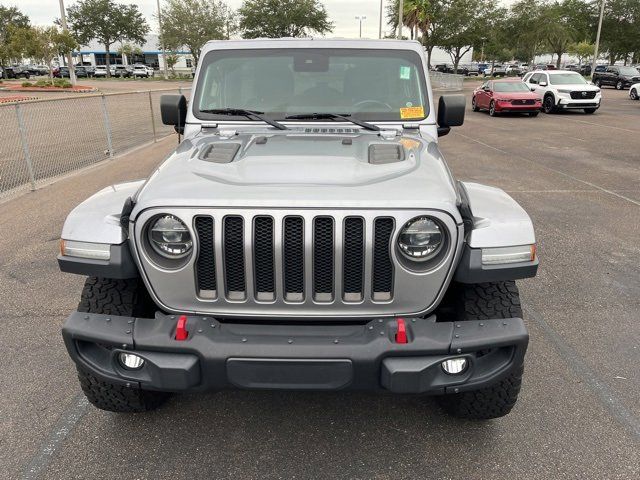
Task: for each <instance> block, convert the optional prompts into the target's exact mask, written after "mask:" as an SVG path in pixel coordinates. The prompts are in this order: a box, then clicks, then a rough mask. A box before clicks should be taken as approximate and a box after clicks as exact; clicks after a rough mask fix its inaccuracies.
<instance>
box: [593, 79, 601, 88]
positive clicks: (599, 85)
mask: <svg viewBox="0 0 640 480" xmlns="http://www.w3.org/2000/svg"><path fill="white" fill-rule="evenodd" d="M593 84H594V85H595V86H596V87H598V88H602V82H601V81H600V79H597V80H594V81H593Z"/></svg>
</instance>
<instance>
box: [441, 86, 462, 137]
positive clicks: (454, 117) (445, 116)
mask: <svg viewBox="0 0 640 480" xmlns="http://www.w3.org/2000/svg"><path fill="white" fill-rule="evenodd" d="M465 106H466V101H465V97H464V95H443V96H441V97H440V101H439V102H438V136H439V137H443V136H445V135H447V134H448V133H449V132H450V131H451V127H459V126H460V125H462V124H463V123H464V111H465Z"/></svg>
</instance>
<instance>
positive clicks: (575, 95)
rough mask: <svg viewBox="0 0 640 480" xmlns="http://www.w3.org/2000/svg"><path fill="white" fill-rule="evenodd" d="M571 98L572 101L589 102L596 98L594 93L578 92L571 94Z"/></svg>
mask: <svg viewBox="0 0 640 480" xmlns="http://www.w3.org/2000/svg"><path fill="white" fill-rule="evenodd" d="M583 93H586V95H584V96H583V95H582V94H583ZM571 98H572V99H574V100H589V99H592V98H596V92H595V91H586V92H583V91H579V92H571Z"/></svg>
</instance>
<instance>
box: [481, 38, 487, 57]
mask: <svg viewBox="0 0 640 480" xmlns="http://www.w3.org/2000/svg"><path fill="white" fill-rule="evenodd" d="M486 39H487V37H482V38H481V39H480V40H482V50H480V63H484V42H485V40H486Z"/></svg>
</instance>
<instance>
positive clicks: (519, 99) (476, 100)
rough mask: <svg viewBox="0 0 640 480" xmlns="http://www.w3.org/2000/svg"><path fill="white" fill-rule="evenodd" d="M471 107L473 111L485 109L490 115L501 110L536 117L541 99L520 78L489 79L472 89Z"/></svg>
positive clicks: (540, 106)
mask: <svg viewBox="0 0 640 480" xmlns="http://www.w3.org/2000/svg"><path fill="white" fill-rule="evenodd" d="M471 108H472V110H473V111H474V112H477V111H479V110H487V111H488V112H489V115H491V116H492V117H495V116H496V115H498V114H500V113H502V112H519V113H528V114H529V116H531V117H536V116H538V113H540V109H541V108H542V99H541V98H540V95H538V94H537V93H534V92H532V91H531V89H530V88H529V87H528V86H527V84H526V83H524V82H523V81H522V80H519V79H517V80H516V79H513V80H511V79H504V80H489V81H488V82H485V83H484V84H483V85H482V86H480V87H478V88H476V89H475V90H474V92H473V95H472V97H471Z"/></svg>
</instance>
